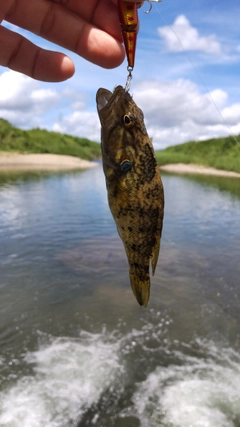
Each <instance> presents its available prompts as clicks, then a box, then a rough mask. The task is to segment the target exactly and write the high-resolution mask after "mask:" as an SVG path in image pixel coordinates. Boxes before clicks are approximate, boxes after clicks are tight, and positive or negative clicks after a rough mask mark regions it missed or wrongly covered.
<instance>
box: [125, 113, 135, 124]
mask: <svg viewBox="0 0 240 427" xmlns="http://www.w3.org/2000/svg"><path fill="white" fill-rule="evenodd" d="M123 123H124V124H125V125H126V126H127V127H129V126H131V125H132V123H133V121H132V119H131V116H130V115H129V114H124V116H123Z"/></svg>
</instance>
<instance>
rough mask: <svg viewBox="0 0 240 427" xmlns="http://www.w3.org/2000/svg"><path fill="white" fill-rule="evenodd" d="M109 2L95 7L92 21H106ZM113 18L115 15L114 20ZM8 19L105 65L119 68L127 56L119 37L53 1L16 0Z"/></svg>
mask: <svg viewBox="0 0 240 427" xmlns="http://www.w3.org/2000/svg"><path fill="white" fill-rule="evenodd" d="M88 1H89V4H93V3H97V2H96V1H92V2H91V1H90V0H88ZM79 3H83V2H82V1H81V2H79ZM86 4H87V3H85V5H86ZM109 4H110V5H111V4H112V3H111V2H110V3H109V1H107V0H105V1H103V2H99V6H98V7H97V6H96V7H95V9H94V11H95V13H94V14H93V16H92V21H96V20H98V21H99V20H101V19H100V18H101V17H102V18H103V22H104V20H105V21H106V16H105V15H106V13H107V10H108V9H107V10H106V5H108V6H109ZM112 8H113V9H111V8H110V9H109V10H108V12H109V11H110V17H109V19H110V18H111V17H112V21H111V19H110V21H111V22H112V23H113V22H115V20H117V18H118V17H117V14H116V13H115V12H116V10H115V7H114V5H113V4H112ZM88 9H89V7H88ZM92 12H93V10H92ZM88 13H89V12H88ZM107 16H108V15H107ZM113 17H115V20H114V21H113ZM5 19H6V20H7V21H9V22H11V23H13V24H16V25H18V26H20V27H22V28H25V29H27V30H29V31H31V32H33V33H35V34H37V35H39V36H41V37H44V38H45V39H47V40H49V41H51V42H53V43H56V44H58V45H60V46H62V47H64V48H66V49H69V50H71V51H73V52H75V53H77V54H78V55H81V56H82V57H83V58H85V59H87V60H89V61H91V62H93V63H94V64H97V65H100V66H102V67H105V68H113V67H116V66H118V65H120V63H121V62H122V61H123V59H124V49H123V47H122V45H121V42H120V40H117V39H116V38H115V37H114V36H112V35H111V34H109V33H107V32H105V31H104V30H103V29H100V28H98V27H97V26H96V25H94V24H93V23H91V22H89V21H86V20H85V19H84V18H83V17H81V16H78V15H76V14H74V13H72V12H71V11H69V10H67V9H66V8H64V7H63V6H61V5H59V4H56V3H53V2H51V1H47V0H34V1H29V0H15V2H14V8H12V9H10V10H9V11H8V12H7V13H6V15H5ZM108 25H110V24H108ZM111 25H112V24H111ZM102 26H103V24H102ZM118 27H119V25H117V29H118V30H117V33H118V31H119V32H120V29H119V28H118ZM119 38H120V34H119Z"/></svg>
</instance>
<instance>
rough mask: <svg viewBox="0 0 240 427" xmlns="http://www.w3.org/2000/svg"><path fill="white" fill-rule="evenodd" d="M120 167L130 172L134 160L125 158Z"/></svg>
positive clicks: (123, 170)
mask: <svg viewBox="0 0 240 427" xmlns="http://www.w3.org/2000/svg"><path fill="white" fill-rule="evenodd" d="M120 168H121V171H122V172H128V171H130V169H131V168H132V162H130V160H123V161H122V163H121V164H120Z"/></svg>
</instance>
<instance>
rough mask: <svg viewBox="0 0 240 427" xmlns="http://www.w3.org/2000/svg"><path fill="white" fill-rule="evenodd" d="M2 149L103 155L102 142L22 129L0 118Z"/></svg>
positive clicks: (0, 145)
mask: <svg viewBox="0 0 240 427" xmlns="http://www.w3.org/2000/svg"><path fill="white" fill-rule="evenodd" d="M0 151H8V152H9V151H12V152H18V153H53V154H65V155H69V156H75V157H80V158H81V159H86V160H93V159H96V158H100V157H101V149H100V144H98V143H97V142H93V141H90V140H89V139H87V138H78V137H75V136H71V135H65V134H61V133H57V132H49V131H47V130H44V129H39V128H37V129H31V130H22V129H18V128H16V127H14V126H12V125H11V124H10V123H9V122H8V121H7V120H4V119H1V118H0Z"/></svg>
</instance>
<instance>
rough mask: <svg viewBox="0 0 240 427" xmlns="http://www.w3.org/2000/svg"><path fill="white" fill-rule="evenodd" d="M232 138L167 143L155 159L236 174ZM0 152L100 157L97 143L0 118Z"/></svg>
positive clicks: (238, 155) (238, 157)
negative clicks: (28, 127)
mask: <svg viewBox="0 0 240 427" xmlns="http://www.w3.org/2000/svg"><path fill="white" fill-rule="evenodd" d="M236 138H237V139H238V141H239V143H238V144H237V142H236V140H235V139H234V138H233V137H231V136H229V137H226V138H215V139H209V140H207V141H200V142H195V141H190V142H186V143H185V144H179V145H175V146H171V147H168V148H166V149H165V150H162V151H156V157H157V161H158V164H159V165H166V164H169V163H193V164H198V165H204V166H209V167H213V168H216V169H223V170H228V171H235V172H239V173H240V136H238V137H236ZM0 151H14V152H19V153H53V154H66V155H69V156H75V157H80V158H81V159H86V160H93V159H98V158H101V149H100V144H99V143H97V142H94V141H90V140H89V139H86V138H78V137H76V136H71V135H65V134H61V133H57V132H49V131H47V130H44V129H38V128H37V129H32V130H27V131H26V130H21V129H18V128H16V127H14V126H12V125H11V124H10V123H9V122H8V121H7V120H4V119H1V118H0Z"/></svg>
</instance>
